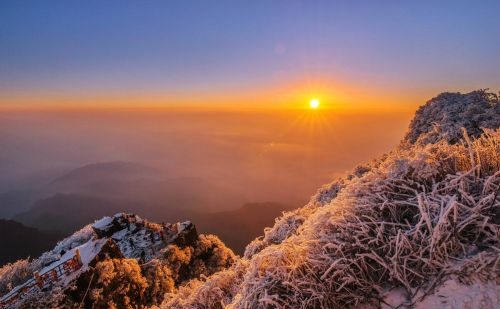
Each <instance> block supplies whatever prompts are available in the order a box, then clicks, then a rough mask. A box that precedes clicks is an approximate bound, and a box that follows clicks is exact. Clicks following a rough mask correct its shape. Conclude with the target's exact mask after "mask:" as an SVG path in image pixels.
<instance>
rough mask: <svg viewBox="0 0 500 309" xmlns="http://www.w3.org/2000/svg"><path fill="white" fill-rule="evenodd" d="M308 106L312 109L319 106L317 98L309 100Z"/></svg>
mask: <svg viewBox="0 0 500 309" xmlns="http://www.w3.org/2000/svg"><path fill="white" fill-rule="evenodd" d="M309 107H310V108H312V109H316V108H318V107H319V100H318V99H312V100H311V101H310V102H309Z"/></svg>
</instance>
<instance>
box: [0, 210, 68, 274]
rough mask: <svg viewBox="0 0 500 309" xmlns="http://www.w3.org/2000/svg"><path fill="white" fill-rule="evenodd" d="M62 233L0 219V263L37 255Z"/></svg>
mask: <svg viewBox="0 0 500 309" xmlns="http://www.w3.org/2000/svg"><path fill="white" fill-rule="evenodd" d="M63 236H64V235H62V233H60V232H47V231H40V230H37V229H35V228H32V227H27V226H24V225H23V224H21V223H19V222H15V221H12V220H4V219H0V244H1V250H0V265H3V264H5V263H10V262H15V261H17V260H19V259H23V258H27V257H28V256H31V257H38V256H39V255H40V254H41V253H42V252H44V251H47V250H48V249H50V248H52V247H53V246H54V245H55V244H56V243H57V241H59V240H61V239H62V237H63Z"/></svg>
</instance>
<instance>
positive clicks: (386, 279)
mask: <svg viewBox="0 0 500 309" xmlns="http://www.w3.org/2000/svg"><path fill="white" fill-rule="evenodd" d="M499 117H500V113H499V102H498V98H497V96H496V95H494V94H490V93H486V92H484V91H476V92H472V93H469V94H463V95H462V94H449V93H445V94H441V95H439V96H437V97H436V98H434V99H432V100H430V101H429V102H427V104H426V105H424V106H423V107H422V108H420V109H419V111H417V113H416V115H415V118H414V120H413V121H412V123H411V125H410V129H409V131H408V133H407V135H406V137H405V139H404V140H403V141H402V143H401V144H400V145H399V146H398V147H396V148H395V149H394V150H393V151H391V152H390V153H387V154H386V155H384V156H383V157H381V158H379V159H376V160H374V161H373V162H371V163H369V164H366V165H360V166H358V167H357V168H356V169H354V170H353V171H352V172H351V173H349V174H348V175H346V176H345V177H343V178H341V179H338V180H336V181H334V182H333V183H332V184H330V185H327V186H325V187H324V188H321V189H320V190H319V191H318V193H317V194H316V195H315V196H314V197H313V198H312V199H311V201H310V203H308V204H307V205H306V206H304V207H302V208H300V209H297V210H295V211H291V212H288V213H285V214H284V215H283V216H282V217H280V218H278V219H276V223H275V225H274V226H273V227H272V228H269V229H266V230H265V232H264V235H263V237H260V238H257V239H256V240H254V241H253V242H252V243H250V244H249V245H248V246H247V248H246V252H245V255H244V257H243V258H242V259H240V260H239V261H238V262H237V263H236V264H235V265H234V266H233V267H232V268H231V269H229V270H226V271H223V272H220V273H217V274H215V275H213V276H211V277H210V278H208V279H207V280H205V281H199V280H198V281H192V282H191V283H189V284H187V285H184V286H182V287H180V289H179V292H178V293H175V294H173V296H172V297H171V298H168V299H167V300H166V301H165V302H164V303H163V308H221V307H225V308H267V307H271V308H345V307H364V308H371V307H375V308H377V307H387V308H391V307H393V308H395V307H398V306H400V307H411V306H415V307H417V308H439V307H442V306H448V307H450V308H451V307H453V308H494V307H495V306H496V304H498V302H499V301H500V289H499V288H498V283H499V281H500V276H499V270H498V269H499V268H498V265H500V257H499V255H498V252H499V250H500V243H499V237H500V226H499V223H500V194H499V186H500V172H499V167H500V157H499V153H500V130H499V129H498V127H499V124H500V118H499ZM462 128H463V129H462ZM469 131H470V133H469Z"/></svg>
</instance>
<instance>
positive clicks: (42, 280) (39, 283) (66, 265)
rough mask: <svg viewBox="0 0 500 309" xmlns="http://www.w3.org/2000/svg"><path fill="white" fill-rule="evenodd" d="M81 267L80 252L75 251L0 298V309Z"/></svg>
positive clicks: (34, 274) (50, 284) (48, 285)
mask: <svg viewBox="0 0 500 309" xmlns="http://www.w3.org/2000/svg"><path fill="white" fill-rule="evenodd" d="M82 265H83V263H82V259H81V256H80V250H78V249H76V250H75V255H74V256H73V257H72V258H70V259H68V260H66V261H64V262H63V263H60V264H57V265H56V266H54V267H53V268H50V269H48V270H46V271H44V272H43V274H40V273H39V272H38V271H36V272H34V273H33V278H31V279H30V280H28V281H26V282H25V283H23V284H22V285H20V286H18V287H16V288H14V289H13V290H12V291H11V292H9V293H7V294H6V295H4V296H3V297H2V298H0V308H7V307H8V306H9V305H11V304H13V303H15V302H16V301H17V300H18V299H19V298H21V297H22V296H23V295H25V294H27V293H28V292H30V291H34V290H37V289H38V290H42V289H44V288H47V287H50V286H52V285H53V284H55V283H56V282H58V281H59V280H60V279H61V277H63V276H65V275H68V274H70V273H73V272H75V271H77V270H78V269H80V268H81V267H82Z"/></svg>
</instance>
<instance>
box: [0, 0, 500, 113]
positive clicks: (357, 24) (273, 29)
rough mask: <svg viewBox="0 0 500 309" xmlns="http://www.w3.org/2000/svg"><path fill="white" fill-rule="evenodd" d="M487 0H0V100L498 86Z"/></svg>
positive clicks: (199, 99)
mask: <svg viewBox="0 0 500 309" xmlns="http://www.w3.org/2000/svg"><path fill="white" fill-rule="evenodd" d="M499 11H500V2H498V1H474V2H472V1H357V0H354V1H43V2H42V1H9V0H5V1H1V2H0V107H26V108H33V107H35V108H44V107H48V106H58V107H66V108H71V107H94V106H98V107H106V106H115V107H116V106H118V107H124V106H133V107H137V106H157V105H160V106H163V105H165V106H168V105H181V106H182V105H189V104H192V105H196V104H201V105H207V106H210V105H217V104H226V105H229V106H272V107H274V106H278V107H280V106H284V105H289V106H291V105H293V104H301V103H302V102H303V101H306V100H308V99H309V98H312V97H317V98H320V99H321V100H322V102H323V103H324V104H331V105H335V104H338V105H339V106H340V105H342V104H344V105H345V106H352V107H356V106H363V107H369V106H370V104H371V105H377V104H388V106H390V107H391V108H397V107H401V106H406V105H411V106H414V105H417V104H421V103H422V101H424V100H426V99H429V98H430V97H432V96H434V95H436V94H437V93H439V92H441V91H470V90H474V89H477V88H490V89H492V90H494V91H497V90H498V85H499V84H500V61H498V55H500V39H499V38H500V18H498V12H499Z"/></svg>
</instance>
